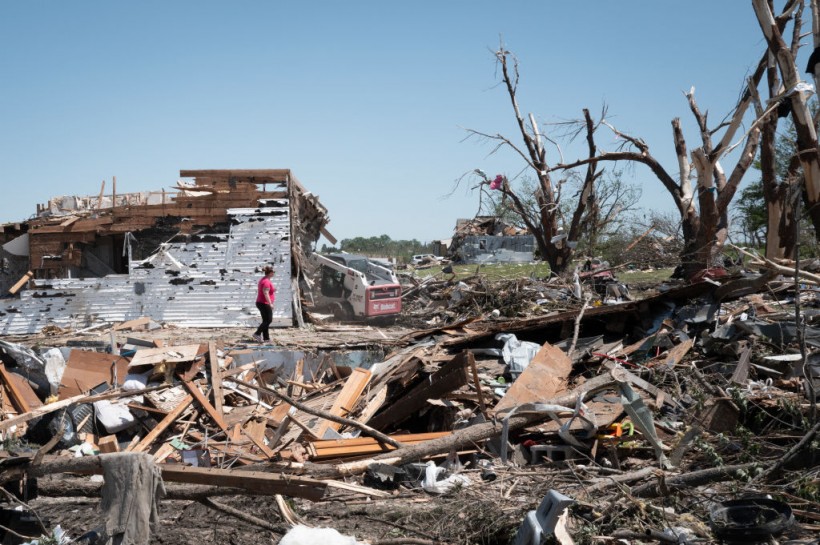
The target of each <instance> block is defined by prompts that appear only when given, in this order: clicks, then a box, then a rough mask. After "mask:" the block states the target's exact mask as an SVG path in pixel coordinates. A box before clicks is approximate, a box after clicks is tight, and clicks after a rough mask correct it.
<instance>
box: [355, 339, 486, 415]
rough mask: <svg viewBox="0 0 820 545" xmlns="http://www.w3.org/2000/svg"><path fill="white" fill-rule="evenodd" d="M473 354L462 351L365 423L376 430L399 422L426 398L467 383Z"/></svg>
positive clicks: (421, 405)
mask: <svg viewBox="0 0 820 545" xmlns="http://www.w3.org/2000/svg"><path fill="white" fill-rule="evenodd" d="M471 359H473V355H472V353H470V352H462V353H461V354H459V355H457V356H455V357H454V358H453V359H452V360H450V362H449V363H446V364H444V365H443V366H442V367H441V369H439V370H438V371H436V372H435V373H433V375H431V376H430V377H429V378H428V379H425V380H424V381H422V382H421V383H419V384H417V385H416V386H415V387H414V388H412V389H411V390H410V391H409V392H407V393H406V394H405V395H404V396H402V397H401V398H399V399H398V400H396V401H395V402H393V403H392V404H390V405H389V406H388V407H387V408H386V409H385V410H384V411H382V412H381V413H379V414H377V415H376V416H374V417H373V418H371V419H370V420H369V421H368V422H367V424H368V425H369V426H370V427H372V428H376V429H377V430H381V429H384V428H385V427H387V426H390V425H392V424H399V423H401V422H402V421H403V420H404V419H406V418H408V417H409V416H410V415H412V414H413V413H415V412H416V411H418V410H420V409H421V408H423V407H424V406H425V405H426V404H427V400H428V399H438V398H440V397H441V396H443V395H445V394H448V393H450V392H452V391H453V390H455V389H457V388H460V387H462V386H464V385H465V384H467V380H468V379H467V367H468V366H469V365H470V360H471Z"/></svg>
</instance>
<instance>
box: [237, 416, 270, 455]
mask: <svg viewBox="0 0 820 545" xmlns="http://www.w3.org/2000/svg"><path fill="white" fill-rule="evenodd" d="M265 429H267V426H266V425H265V422H264V421H263V420H254V419H251V420H249V421H248V422H246V423H245V425H244V426H243V427H242V432H243V433H244V434H245V436H246V437H248V439H250V440H251V441H253V444H254V445H256V448H258V449H259V450H261V451H262V454H264V455H265V456H267V457H268V459H270V458H273V457H274V456H275V455H276V453H274V452H273V451H272V450H271V449H270V448H269V447H268V445H266V444H265Z"/></svg>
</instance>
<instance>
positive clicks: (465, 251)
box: [447, 216, 535, 264]
mask: <svg viewBox="0 0 820 545" xmlns="http://www.w3.org/2000/svg"><path fill="white" fill-rule="evenodd" d="M447 253H448V255H449V256H450V257H451V258H452V260H453V261H455V262H456V263H467V264H476V263H530V262H532V261H533V260H534V253H535V237H534V236H533V235H531V234H529V232H528V231H527V230H526V229H519V228H518V227H514V226H512V225H509V224H506V223H504V222H503V221H502V220H501V218H499V217H497V216H476V217H475V218H472V219H459V220H457V221H456V229H455V232H454V233H453V238H452V240H451V241H450V246H449V248H448V250H447Z"/></svg>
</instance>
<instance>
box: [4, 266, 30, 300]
mask: <svg viewBox="0 0 820 545" xmlns="http://www.w3.org/2000/svg"><path fill="white" fill-rule="evenodd" d="M33 277H34V271H29V272H27V273H26V274H24V275H23V278H21V279H20V280H18V281H17V283H16V284H14V285H13V286H12V287H10V288H9V293H10V294H11V295H14V294H15V293H17V292H18V291H20V288H22V287H23V286H25V285H26V284H27V283H28V281H29V280H31V279H32V278H33Z"/></svg>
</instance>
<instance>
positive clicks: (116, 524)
mask: <svg viewBox="0 0 820 545" xmlns="http://www.w3.org/2000/svg"><path fill="white" fill-rule="evenodd" d="M100 459H101V461H102V467H103V475H104V476H105V484H104V485H103V487H102V501H101V502H100V509H101V510H102V511H103V513H104V514H105V518H106V522H105V533H106V535H107V536H108V541H107V544H108V545H148V543H149V542H150V541H151V534H152V533H153V532H154V531H155V530H156V526H157V524H158V523H159V514H158V513H157V506H158V504H159V499H160V498H161V497H162V496H163V495H164V494H165V486H163V484H162V474H161V472H160V470H159V468H158V467H157V466H156V465H154V460H153V458H152V457H151V456H150V455H148V454H144V453H135V452H118V453H113V454H107V455H104V456H101V457H100Z"/></svg>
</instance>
